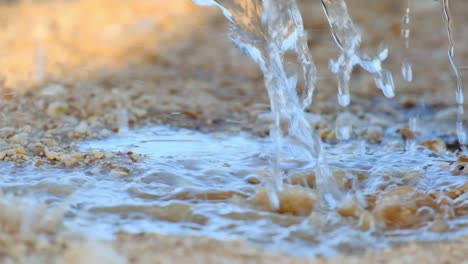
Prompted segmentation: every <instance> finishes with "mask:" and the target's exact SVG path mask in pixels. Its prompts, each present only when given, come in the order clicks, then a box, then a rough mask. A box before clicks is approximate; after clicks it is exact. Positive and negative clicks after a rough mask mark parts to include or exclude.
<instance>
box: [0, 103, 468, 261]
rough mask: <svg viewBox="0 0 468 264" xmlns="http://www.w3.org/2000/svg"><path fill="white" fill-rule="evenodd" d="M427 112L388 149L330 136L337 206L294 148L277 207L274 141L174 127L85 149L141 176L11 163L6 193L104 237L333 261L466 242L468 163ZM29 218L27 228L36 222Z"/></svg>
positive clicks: (389, 136)
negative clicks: (129, 160) (202, 242)
mask: <svg viewBox="0 0 468 264" xmlns="http://www.w3.org/2000/svg"><path fill="white" fill-rule="evenodd" d="M424 109H426V113H431V111H427V108H424ZM419 110H421V108H420V109H419ZM420 112H421V111H420ZM427 115H428V116H433V114H427ZM419 116H420V118H419V121H420V123H423V124H420V125H419V127H418V129H419V131H420V132H419V133H418V134H417V136H414V137H410V138H404V137H402V134H403V133H402V132H401V131H400V130H398V127H397V126H394V127H392V126H388V127H387V129H386V131H384V130H382V135H381V136H380V137H377V138H378V142H377V141H370V140H366V139H359V138H353V139H350V140H336V139H333V140H328V142H329V143H327V144H325V153H326V156H327V159H328V163H329V165H330V168H331V170H332V175H333V178H334V179H333V181H332V182H334V183H335V184H336V185H337V186H338V189H339V195H338V196H339V197H340V198H339V199H340V203H338V204H335V205H334V206H332V207H330V206H326V205H323V204H321V203H320V201H319V200H320V199H318V193H317V188H316V186H315V172H314V170H313V169H312V168H313V167H314V166H315V164H314V162H313V161H312V162H311V161H307V160H305V159H303V158H301V156H300V152H294V151H291V150H294V142H293V141H291V142H286V144H284V145H285V147H284V150H283V157H284V158H283V160H282V163H281V164H282V170H283V171H284V172H285V173H284V183H285V185H284V186H283V189H282V190H281V191H280V192H279V199H280V203H281V204H280V208H279V209H276V210H275V209H272V208H271V207H270V203H269V200H268V196H267V189H266V188H265V187H264V183H265V182H266V181H267V177H269V175H270V174H271V171H270V167H271V164H270V162H269V160H270V159H271V154H272V153H273V144H272V143H271V142H270V140H269V139H268V138H260V137H257V136H254V135H252V134H250V133H239V134H235V135H234V134H232V133H216V132H213V133H201V132H198V131H195V130H189V129H180V128H174V127H169V126H152V127H145V128H141V129H137V130H126V131H123V133H120V134H119V135H114V136H111V137H108V138H105V139H101V140H90V141H83V142H81V143H79V144H78V146H77V148H78V150H79V151H81V152H83V153H90V152H91V153H94V155H98V156H99V155H101V154H102V155H105V156H109V157H111V156H113V155H119V154H124V155H130V156H132V157H135V159H136V157H138V162H136V163H135V165H134V166H133V167H132V168H131V169H120V170H115V169H113V170H106V169H105V168H104V167H102V168H101V167H100V165H92V166H89V167H85V168H83V169H80V170H76V169H67V168H63V167H60V165H57V166H58V167H55V168H54V167H51V166H50V165H42V166H35V165H21V166H18V165H13V164H9V165H8V166H4V168H3V174H2V183H1V184H0V187H1V188H2V190H3V191H4V192H5V193H6V194H7V195H11V194H16V195H20V196H23V197H30V198H31V199H35V200H36V202H37V200H40V201H43V202H45V203H46V204H48V205H49V206H51V207H54V206H60V207H63V213H64V215H65V219H64V224H65V226H67V227H68V228H69V229H70V230H74V231H77V232H81V233H83V234H85V236H87V237H90V238H97V239H111V238H113V236H114V233H115V232H119V231H120V232H122V231H123V232H128V233H140V232H149V233H160V234H171V235H184V236H185V235H201V236H206V237H212V238H215V239H226V238H227V239H240V240H243V241H248V242H250V243H252V244H253V245H254V246H255V247H259V248H264V249H269V250H274V251H278V250H279V251H282V252H284V253H286V254H292V255H299V256H310V255H317V254H318V255H327V256H330V255H335V254H339V253H346V252H348V253H353V252H354V253H356V252H360V251H362V250H364V249H366V248H368V247H377V248H380V247H385V246H388V245H391V244H394V243H398V242H404V241H415V240H417V241H433V240H443V239H454V238H457V237H460V236H463V235H466V234H467V233H468V218H467V206H468V204H467V203H466V201H467V200H468V199H467V197H466V195H467V193H466V189H467V184H466V183H467V182H468V176H467V175H468V173H466V172H465V170H464V166H465V164H466V162H467V161H468V159H467V158H464V157H463V156H459V155H456V154H454V153H453V152H451V151H446V150H445V142H444V141H442V140H440V139H438V140H433V139H434V138H433V137H434V135H435V132H434V131H431V129H438V131H439V132H438V133H439V135H438V136H439V137H440V138H443V135H446V138H452V139H453V136H449V133H448V132H445V133H444V132H443V131H441V130H440V128H441V127H442V126H443V124H442V123H440V124H439V126H438V127H437V128H436V127H435V126H434V124H431V123H424V122H421V121H424V116H422V115H419ZM310 120H311V122H313V120H314V118H311V119H310ZM446 125H447V127H450V124H449V122H446ZM452 125H453V124H452ZM354 130H355V131H358V130H359V122H356V123H355V126H354ZM410 131H411V130H410ZM373 132H374V133H375V131H373ZM354 133H356V132H354ZM411 133H414V132H411ZM414 134H415V135H416V133H414ZM291 147H293V149H291ZM96 153H97V154H96ZM457 156H458V157H457ZM24 214H26V215H27V214H28V212H24ZM26 215H25V217H24V219H23V220H22V221H32V219H31V220H28V217H27V216H26ZM25 225H27V223H26V224H25Z"/></svg>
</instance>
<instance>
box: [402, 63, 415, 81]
mask: <svg viewBox="0 0 468 264" xmlns="http://www.w3.org/2000/svg"><path fill="white" fill-rule="evenodd" d="M401 74H402V75H403V79H404V80H405V81H407V82H411V81H412V80H413V68H412V66H411V62H410V61H409V60H405V61H404V62H403V64H402V65H401Z"/></svg>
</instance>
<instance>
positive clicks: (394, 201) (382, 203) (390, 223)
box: [374, 186, 436, 229]
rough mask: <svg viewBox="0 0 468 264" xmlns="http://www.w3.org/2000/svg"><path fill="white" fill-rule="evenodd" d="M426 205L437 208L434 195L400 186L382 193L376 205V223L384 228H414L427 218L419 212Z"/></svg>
mask: <svg viewBox="0 0 468 264" xmlns="http://www.w3.org/2000/svg"><path fill="white" fill-rule="evenodd" d="M423 206H426V207H429V208H436V203H435V201H434V200H433V198H432V197H430V196H428V195H424V194H422V193H419V192H417V191H415V190H414V189H413V188H411V187H408V186H400V187H396V188H393V189H391V190H390V191H388V192H386V193H384V194H382V195H381V196H380V197H379V198H378V200H377V202H376V205H375V208H374V217H375V219H376V224H377V225H379V226H380V227H383V228H390V229H393V228H413V227H418V226H420V225H421V224H422V223H424V222H425V221H427V220H431V219H426V218H427V217H426V216H421V215H419V214H418V213H417V211H418V209H419V208H421V207H423Z"/></svg>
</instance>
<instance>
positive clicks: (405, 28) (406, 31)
mask: <svg viewBox="0 0 468 264" xmlns="http://www.w3.org/2000/svg"><path fill="white" fill-rule="evenodd" d="M410 23H411V0H408V2H407V5H406V9H405V14H404V16H403V19H402V20H401V37H402V38H403V40H404V43H405V59H404V60H403V63H402V64H401V74H402V75H403V79H404V80H405V81H407V82H411V81H412V80H413V68H412V66H411V61H410V59H409V48H410V45H409V41H410V35H411V28H410Z"/></svg>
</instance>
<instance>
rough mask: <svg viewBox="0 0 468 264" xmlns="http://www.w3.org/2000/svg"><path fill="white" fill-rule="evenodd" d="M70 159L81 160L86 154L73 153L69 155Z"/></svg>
mask: <svg viewBox="0 0 468 264" xmlns="http://www.w3.org/2000/svg"><path fill="white" fill-rule="evenodd" d="M71 157H72V158H75V159H80V160H82V159H84V158H85V157H86V154H84V153H80V152H74V153H72V154H71Z"/></svg>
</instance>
